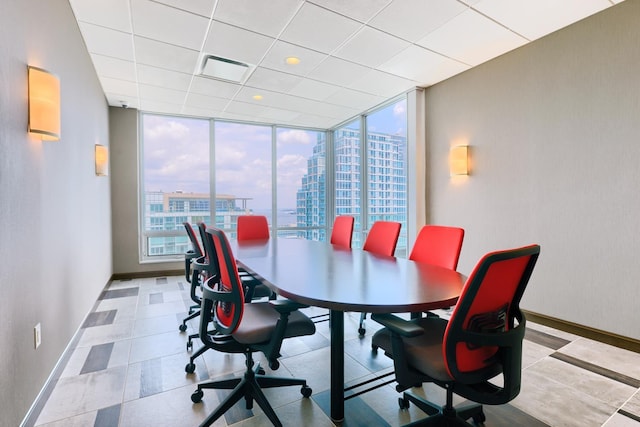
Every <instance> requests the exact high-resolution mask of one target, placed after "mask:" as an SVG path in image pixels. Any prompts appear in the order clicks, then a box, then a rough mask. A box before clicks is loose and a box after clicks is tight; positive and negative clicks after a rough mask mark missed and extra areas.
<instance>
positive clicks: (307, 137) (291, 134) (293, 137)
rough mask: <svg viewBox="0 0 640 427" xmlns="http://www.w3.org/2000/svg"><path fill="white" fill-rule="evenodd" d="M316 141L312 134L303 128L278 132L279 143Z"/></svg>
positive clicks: (306, 143)
mask: <svg viewBox="0 0 640 427" xmlns="http://www.w3.org/2000/svg"><path fill="white" fill-rule="evenodd" d="M312 142H314V141H313V140H312V138H311V134H310V133H309V132H307V131H304V130H301V129H288V130H284V131H279V132H278V145H280V144H303V145H309V144H311V143H312Z"/></svg>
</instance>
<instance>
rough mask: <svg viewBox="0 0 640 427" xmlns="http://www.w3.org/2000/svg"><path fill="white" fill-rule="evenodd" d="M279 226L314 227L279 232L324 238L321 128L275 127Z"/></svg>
mask: <svg viewBox="0 0 640 427" xmlns="http://www.w3.org/2000/svg"><path fill="white" fill-rule="evenodd" d="M276 157H277V176H278V192H277V193H278V228H282V227H316V228H315V229H311V230H304V231H303V230H300V231H286V232H285V231H282V232H279V233H278V235H279V236H283V237H297V238H303V239H310V240H321V241H322V240H325V239H326V236H325V230H324V229H320V227H324V226H325V225H326V211H325V207H326V135H325V133H324V132H317V131H309V130H302V129H286V128H278V129H277V131H276Z"/></svg>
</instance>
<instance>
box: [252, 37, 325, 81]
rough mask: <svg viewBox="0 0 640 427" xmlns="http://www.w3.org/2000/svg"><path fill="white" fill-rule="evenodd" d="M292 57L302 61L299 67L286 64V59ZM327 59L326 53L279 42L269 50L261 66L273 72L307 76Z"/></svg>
mask: <svg viewBox="0 0 640 427" xmlns="http://www.w3.org/2000/svg"><path fill="white" fill-rule="evenodd" d="M290 56H295V57H296V58H298V59H300V63H299V64H297V65H288V64H287V63H285V59H286V58H288V57H290ZM326 57H327V55H326V54H324V53H320V52H316V51H315V50H311V49H306V48H304V47H300V46H296V45H294V44H291V43H287V42H283V41H281V40H278V41H276V42H275V43H274V44H273V46H271V49H269V52H268V53H267V55H266V56H265V57H264V59H263V60H262V62H261V63H260V65H261V66H263V67H267V68H271V69H272V70H279V71H284V72H285V73H290V74H296V75H299V76H306V75H307V74H309V72H311V70H313V69H314V68H315V67H317V66H318V64H320V63H321V62H322V61H323V60H324V59H325V58H326Z"/></svg>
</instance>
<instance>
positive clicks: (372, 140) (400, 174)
mask: <svg viewBox="0 0 640 427" xmlns="http://www.w3.org/2000/svg"><path fill="white" fill-rule="evenodd" d="M366 120H367V141H366V144H367V172H368V181H367V182H368V193H369V194H368V212H367V223H368V224H369V226H371V224H373V223H374V222H375V221H397V222H399V223H401V224H402V228H401V229H400V238H399V239H398V246H397V248H396V256H406V253H407V160H406V153H407V101H406V98H404V99H402V100H400V101H398V102H396V103H394V104H391V105H389V106H387V107H385V108H383V109H381V110H378V111H376V112H374V113H372V114H370V115H368V116H367V119H366Z"/></svg>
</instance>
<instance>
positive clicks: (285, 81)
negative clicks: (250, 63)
mask: <svg viewBox="0 0 640 427" xmlns="http://www.w3.org/2000/svg"><path fill="white" fill-rule="evenodd" d="M300 81H302V77H299V76H294V75H293V74H287V73H283V72H280V71H274V70H270V69H268V68H262V67H258V68H256V69H255V71H254V72H253V74H251V77H249V79H248V80H247V82H246V85H247V86H251V87H255V88H259V89H267V90H272V91H275V92H289V91H290V90H291V89H292V88H293V87H294V86H296V85H297V84H298V83H300Z"/></svg>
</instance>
